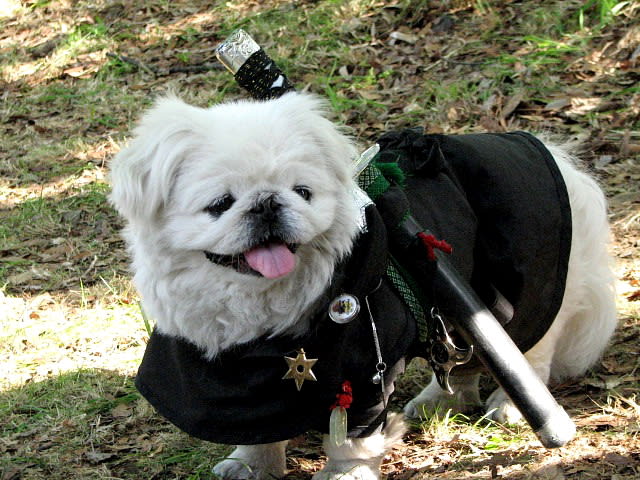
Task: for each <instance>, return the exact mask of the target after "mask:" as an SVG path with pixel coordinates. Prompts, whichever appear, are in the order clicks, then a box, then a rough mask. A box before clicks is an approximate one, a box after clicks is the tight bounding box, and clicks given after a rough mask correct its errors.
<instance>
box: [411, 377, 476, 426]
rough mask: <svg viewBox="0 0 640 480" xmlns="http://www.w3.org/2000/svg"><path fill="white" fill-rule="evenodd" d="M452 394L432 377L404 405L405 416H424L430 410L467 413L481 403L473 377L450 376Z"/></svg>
mask: <svg viewBox="0 0 640 480" xmlns="http://www.w3.org/2000/svg"><path fill="white" fill-rule="evenodd" d="M450 381H451V383H452V388H453V390H454V393H453V394H450V393H449V392H447V391H445V390H443V389H442V388H440V385H439V384H438V381H437V380H436V379H435V377H434V378H432V379H431V383H429V385H427V386H426V387H425V388H424V390H422V392H420V393H419V394H418V395H417V396H416V397H415V398H414V399H413V400H411V401H409V403H407V404H406V405H405V407H404V414H405V416H406V417H407V418H424V417H425V416H427V415H428V414H429V413H430V412H435V411H438V410H440V411H447V410H451V411H452V412H453V413H469V412H471V411H473V410H474V409H475V408H477V407H478V406H480V405H482V402H481V401H480V395H479V394H478V383H477V382H478V381H477V379H476V378H475V377H462V378H458V379H454V377H450Z"/></svg>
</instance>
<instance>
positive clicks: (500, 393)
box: [486, 388, 524, 425]
mask: <svg viewBox="0 0 640 480" xmlns="http://www.w3.org/2000/svg"><path fill="white" fill-rule="evenodd" d="M486 406H487V417H488V418H490V419H492V420H495V421H496V422H498V423H504V424H507V425H515V424H516V423H521V422H523V421H524V418H523V417H522V413H520V410H518V408H517V407H516V406H515V405H514V403H513V402H512V401H511V399H510V398H509V397H508V396H507V394H506V393H505V391H504V390H503V389H501V388H498V389H496V390H495V391H494V392H493V393H492V394H491V395H489V398H488V399H487V403H486Z"/></svg>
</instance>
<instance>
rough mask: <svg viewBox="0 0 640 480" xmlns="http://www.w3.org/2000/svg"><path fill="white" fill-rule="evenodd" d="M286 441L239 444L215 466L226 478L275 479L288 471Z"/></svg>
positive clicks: (217, 473) (215, 469)
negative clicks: (285, 451)
mask: <svg viewBox="0 0 640 480" xmlns="http://www.w3.org/2000/svg"><path fill="white" fill-rule="evenodd" d="M285 445H286V442H278V443H273V444H264V445H239V446H238V448H236V449H235V450H234V451H233V452H232V453H231V454H230V455H229V457H228V458H226V459H225V460H223V461H222V462H220V463H218V464H217V465H216V466H215V467H213V473H214V474H215V475H217V476H218V477H219V478H221V479H224V480H274V479H276V478H280V477H284V476H285V474H286V473H287V469H286V460H285V455H284V449H285Z"/></svg>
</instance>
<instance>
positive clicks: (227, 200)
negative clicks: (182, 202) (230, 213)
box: [204, 194, 236, 217]
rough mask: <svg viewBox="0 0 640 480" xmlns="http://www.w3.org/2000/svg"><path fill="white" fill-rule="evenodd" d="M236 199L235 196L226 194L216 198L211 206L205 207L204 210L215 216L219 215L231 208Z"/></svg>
mask: <svg viewBox="0 0 640 480" xmlns="http://www.w3.org/2000/svg"><path fill="white" fill-rule="evenodd" d="M235 201H236V199H235V198H233V196H231V195H229V194H226V195H223V196H222V197H220V198H216V199H215V200H214V201H213V202H212V203H211V204H210V205H209V206H207V207H205V209H204V211H205V212H207V213H208V214H209V215H212V216H214V217H219V216H220V215H222V214H223V213H224V212H226V211H227V210H229V209H230V208H231V205H233V203H234V202H235Z"/></svg>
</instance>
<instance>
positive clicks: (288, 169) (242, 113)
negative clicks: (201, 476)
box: [111, 93, 616, 480]
mask: <svg viewBox="0 0 640 480" xmlns="http://www.w3.org/2000/svg"><path fill="white" fill-rule="evenodd" d="M548 148H549V149H550V151H551V152H552V154H553V156H554V157H555V159H556V161H557V163H558V166H559V168H560V171H561V172H562V175H563V177H564V180H565V182H566V185H567V189H568V192H569V198H570V203H571V209H572V219H573V239H572V245H571V255H570V261H569V273H568V277H567V285H566V291H565V296H564V299H563V303H562V307H561V309H560V312H559V313H558V316H557V318H556V320H555V322H554V324H553V325H552V327H551V329H550V330H549V331H548V333H547V334H546V335H545V336H544V338H543V339H542V340H541V341H540V342H539V343H538V344H537V345H536V346H534V347H533V348H532V349H531V350H530V351H529V352H527V354H526V357H527V359H528V360H529V361H530V362H531V364H532V366H533V367H534V369H535V370H536V371H537V372H538V374H539V375H540V376H541V377H542V379H543V380H544V381H549V380H551V379H554V378H562V377H566V376H577V375H580V374H582V373H583V372H584V371H585V370H586V369H587V368H589V367H590V366H591V365H593V363H594V362H595V361H597V359H598V358H599V356H600V355H601V353H602V351H603V349H604V348H605V346H606V344H607V341H608V339H609V338H610V336H611V334H612V332H613V329H614V327H615V318H616V316H615V309H614V303H613V295H612V283H613V282H612V274H611V270H610V266H609V262H610V260H609V256H608V254H607V249H606V244H607V239H608V235H609V230H608V224H607V216H606V204H605V199H604V196H603V194H602V192H601V190H600V189H599V187H598V186H597V184H596V182H595V181H594V180H593V179H592V178H590V177H589V176H588V175H587V174H585V173H583V172H582V171H580V170H579V169H578V168H577V167H576V165H575V162H574V160H573V159H572V158H571V157H570V155H569V154H567V153H566V152H565V151H564V150H562V149H560V148H557V147H553V146H548ZM357 152H358V149H357V148H356V146H355V145H354V144H353V142H352V141H351V140H350V139H349V138H348V137H347V136H346V135H344V134H343V133H342V132H341V131H340V130H339V129H338V128H337V127H336V126H334V125H333V124H332V123H331V122H330V121H329V120H327V118H326V115H325V112H324V104H323V103H322V102H321V101H320V100H319V99H317V98H316V97H313V96H311V95H307V94H295V93H290V94H286V95H284V96H283V97H281V98H279V99H275V100H271V101H268V102H253V101H239V102H235V103H228V104H222V105H217V106H214V107H212V108H209V109H201V108H196V107H193V106H189V105H187V104H185V103H183V102H182V101H181V100H179V99H177V98H175V97H168V98H165V99H163V100H160V101H158V102H157V103H156V105H155V106H154V108H153V109H151V110H150V111H149V112H148V113H147V114H146V115H145V116H144V117H143V119H142V121H141V122H140V124H139V126H138V127H137V128H136V130H135V132H134V138H133V140H132V141H131V142H130V144H129V145H128V146H127V147H126V148H124V149H123V150H122V151H121V152H120V153H119V154H118V155H117V157H116V158H115V160H114V162H113V165H112V170H111V180H112V184H113V191H112V194H111V201H112V202H113V204H114V205H115V206H116V208H117V209H118V211H119V212H120V213H121V214H122V216H124V217H125V219H126V220H127V227H126V229H125V231H124V235H125V238H126V240H127V243H128V247H129V250H130V253H131V255H132V257H133V271H134V272H135V277H134V281H135V284H136V286H137V288H138V290H139V291H140V293H141V295H142V298H143V304H144V308H145V311H146V313H147V314H148V315H149V316H150V317H153V318H154V319H155V320H156V321H157V329H158V330H159V331H160V332H162V333H165V334H168V335H174V336H177V337H181V338H184V339H187V340H188V341H190V342H192V343H194V344H196V345H197V346H198V347H199V348H200V349H201V350H202V351H203V352H204V353H203V354H204V355H205V356H206V357H207V358H214V357H215V356H216V355H217V353H218V352H221V351H223V350H225V349H227V348H229V347H231V346H233V345H237V344H241V343H245V342H248V341H250V340H252V339H256V338H258V337H261V336H263V335H265V334H273V335H278V334H282V333H289V334H293V335H296V334H301V333H303V332H305V331H306V330H307V329H308V328H309V325H308V323H309V318H308V315H307V313H308V312H310V310H311V309H312V307H313V305H314V302H315V301H316V299H317V298H318V297H319V296H320V294H321V293H322V292H323V291H324V290H325V289H326V288H327V286H328V284H329V282H330V281H331V278H332V274H333V270H334V267H335V265H336V263H337V262H338V261H339V260H340V259H342V258H344V257H345V256H347V255H349V253H350V251H351V248H352V245H353V242H354V239H355V238H356V236H357V233H358V226H357V219H358V216H359V210H358V208H357V207H356V206H355V204H354V202H353V200H352V198H351V192H352V191H353V189H354V187H355V184H354V180H353V178H352V159H353V158H354V157H355V155H356V154H357ZM309 193H310V197H309V195H308V194H309ZM228 195H231V196H232V197H233V200H234V201H230V200H229V198H230V197H228ZM225 202H226V203H225ZM274 202H275V203H274ZM265 205H266V206H267V207H268V208H271V206H273V205H275V207H273V208H272V210H273V212H272V213H275V214H276V215H277V224H278V228H277V229H276V230H277V231H275V232H274V231H272V230H269V231H268V232H266V231H265V228H264V225H263V223H264V222H263V220H262V219H261V218H260V215H256V212H262V211H264V209H265ZM269 221H273V218H271V219H269ZM265 242H267V243H270V244H277V245H280V246H282V245H287V246H291V245H295V246H296V247H297V249H294V248H293V247H291V248H289V247H287V248H289V250H295V257H294V258H295V266H294V267H291V266H289V267H281V268H280V267H278V268H280V270H282V271H279V272H276V273H275V274H274V275H272V276H273V277H274V278H265V277H264V276H259V275H251V274H247V273H239V272H237V271H236V270H234V269H233V268H231V267H229V266H222V265H217V264H215V263H213V262H208V261H206V260H204V257H203V251H207V252H211V253H214V254H217V255H227V256H242V254H243V253H246V252H247V251H249V250H251V249H254V248H255V247H256V246H257V245H262V244H264V243H265ZM287 255H288V254H287ZM274 262H275V263H277V261H275V260H274ZM252 268H253V265H252ZM274 268H275V267H274ZM291 268H292V271H290V272H289V270H290V269H291ZM276 270H277V269H276ZM454 383H455V385H454V388H456V390H457V393H456V394H455V396H454V397H450V396H449V395H448V394H447V393H445V392H444V391H442V390H441V389H440V388H439V387H438V385H437V382H435V380H434V381H432V382H431V384H430V385H429V386H428V387H427V388H425V389H424V390H423V391H422V393H420V394H419V395H418V396H417V397H416V398H415V399H414V400H412V401H411V402H410V403H409V404H408V405H407V407H406V408H405V413H406V414H407V415H409V416H417V415H419V414H420V412H421V411H422V409H423V407H424V406H425V405H426V406H431V405H435V404H437V403H440V402H443V401H446V402H448V403H449V404H450V406H453V407H454V408H456V409H458V410H462V409H464V408H468V407H469V406H475V405H477V404H478V403H479V398H478V393H477V383H478V382H477V377H475V376H474V377H470V378H469V377H456V379H454ZM488 408H489V409H495V412H494V417H495V418H497V419H499V420H502V421H514V420H517V419H518V417H519V413H518V412H517V410H516V409H515V407H514V406H513V405H512V404H511V402H510V401H509V400H508V398H507V397H506V396H505V394H504V393H503V392H502V391H501V390H498V391H496V392H494V394H492V395H491V397H490V399H489V401H488ZM401 424H402V422H401V420H400V418H399V416H396V417H394V418H392V419H391V420H390V421H388V422H387V425H386V427H385V430H384V431H382V432H380V433H377V434H374V435H372V436H370V437H368V438H364V439H349V440H348V441H347V442H346V443H345V444H344V445H343V446H341V447H335V446H332V445H330V444H329V442H325V448H326V451H327V455H328V462H327V465H326V466H325V468H324V469H323V470H322V471H321V472H319V473H318V474H316V476H315V477H314V479H316V480H318V479H337V478H341V479H346V480H348V479H366V480H369V479H377V478H379V475H380V473H379V468H380V464H381V461H382V458H383V456H384V453H385V451H386V450H387V449H388V448H390V445H391V444H392V443H393V442H394V441H397V440H398V439H399V438H400V437H401V435H402V431H403V430H402V427H401ZM285 447H286V442H278V443H274V444H267V445H254V446H238V447H237V449H236V450H235V451H234V452H233V453H232V454H231V455H230V457H229V459H227V460H224V461H223V462H221V463H220V464H218V466H217V467H216V469H215V472H216V473H217V474H218V475H220V476H221V477H223V478H229V479H231V478H233V479H237V478H258V479H262V478H265V479H266V478H273V477H274V476H275V477H280V476H282V475H284V474H285ZM247 466H250V469H248V468H247Z"/></svg>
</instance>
